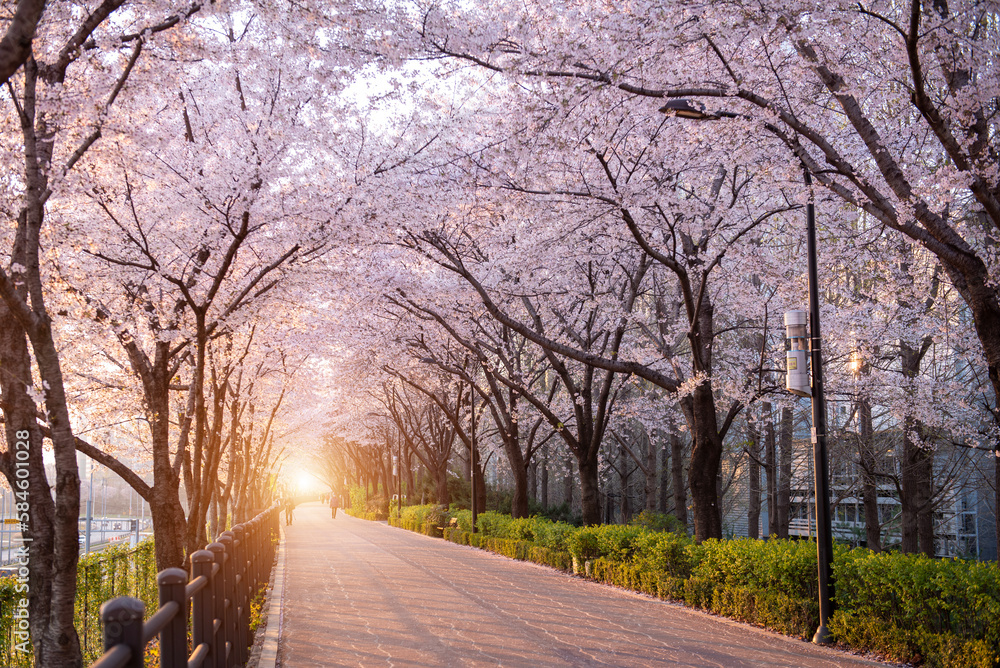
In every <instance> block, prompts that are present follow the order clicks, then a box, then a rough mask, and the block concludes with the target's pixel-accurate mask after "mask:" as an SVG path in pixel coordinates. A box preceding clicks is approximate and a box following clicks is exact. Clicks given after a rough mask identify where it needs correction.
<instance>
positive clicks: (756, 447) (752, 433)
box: [747, 414, 760, 538]
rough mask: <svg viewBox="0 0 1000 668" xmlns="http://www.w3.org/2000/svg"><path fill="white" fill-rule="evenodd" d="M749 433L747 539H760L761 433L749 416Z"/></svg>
mask: <svg viewBox="0 0 1000 668" xmlns="http://www.w3.org/2000/svg"><path fill="white" fill-rule="evenodd" d="M747 432H748V434H747V435H748V440H747V446H748V452H749V460H750V461H749V462H748V464H747V470H748V475H749V477H750V482H749V484H748V485H747V487H748V491H749V496H750V498H749V500H748V503H747V537H749V538H760V431H759V429H758V427H757V424H756V422H755V421H754V420H753V419H750V416H749V414H748V424H747Z"/></svg>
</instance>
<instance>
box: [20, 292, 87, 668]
mask: <svg viewBox="0 0 1000 668" xmlns="http://www.w3.org/2000/svg"><path fill="white" fill-rule="evenodd" d="M0 323H2V325H0V389H2V396H3V399H4V407H3V412H4V418H5V420H4V434H5V436H6V439H7V450H6V451H5V452H3V453H2V454H0V457H2V459H0V461H2V462H3V472H4V475H5V476H6V478H7V483H8V484H9V485H10V487H11V490H13V492H14V493H13V502H14V508H15V513H14V516H15V517H16V518H18V519H20V520H21V534H22V535H23V536H24V538H25V544H26V545H27V547H28V559H27V561H28V578H29V587H30V588H29V589H28V615H29V617H28V625H29V629H30V632H31V638H32V643H33V645H34V647H33V651H34V654H35V665H42V664H39V663H38V657H39V655H40V654H42V653H43V651H44V650H43V647H42V642H41V639H42V638H44V637H45V636H46V631H47V628H48V625H49V614H50V611H51V603H52V566H53V553H54V543H53V539H54V534H55V530H54V527H53V524H54V519H55V503H54V502H53V500H52V493H51V489H50V487H49V483H48V480H47V478H46V476H45V466H44V460H43V454H42V432H41V430H40V429H39V428H38V423H37V421H36V418H35V415H36V407H35V402H34V401H33V400H32V399H31V397H30V396H29V395H28V393H27V391H26V390H27V387H26V385H25V383H24V381H23V380H22V379H29V378H31V377H32V374H31V358H30V355H29V354H28V346H27V342H26V340H25V334H24V330H22V329H21V327H20V326H19V325H18V324H17V322H16V321H15V320H14V316H13V315H12V314H11V313H10V311H9V310H8V308H7V305H6V303H5V302H4V301H2V300H0ZM19 463H20V466H19V465H18V464H19ZM21 470H25V471H27V478H26V480H27V485H28V487H27V493H25V491H24V489H23V487H22V486H21V484H19V481H21V480H25V478H23V477H19V475H18V471H21ZM21 476H23V474H21ZM21 504H24V505H21ZM73 638H74V639H75V638H76V636H75V634H74V635H73ZM27 641H28V637H27V635H24V636H21V635H19V634H17V633H15V635H14V638H13V642H14V644H16V645H21V643H27ZM21 647H23V648H25V649H27V648H28V647H29V646H28V645H21ZM81 661H82V659H80V660H79V661H76V662H75V663H74V662H71V663H70V664H69V665H79V663H80V662H81Z"/></svg>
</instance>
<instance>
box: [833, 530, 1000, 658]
mask: <svg viewBox="0 0 1000 668" xmlns="http://www.w3.org/2000/svg"><path fill="white" fill-rule="evenodd" d="M834 581H835V583H836V602H837V605H838V607H839V608H840V610H839V611H838V613H839V614H838V615H835V619H834V620H832V622H831V630H833V631H834V633H836V634H837V635H838V637H842V638H844V639H845V640H846V641H848V642H850V643H852V644H854V645H856V646H859V647H863V648H865V649H871V650H875V651H879V652H883V653H886V654H888V655H890V656H893V657H896V658H899V659H901V660H911V659H913V658H914V657H922V658H923V659H924V660H926V661H927V662H928V663H929V664H931V665H940V666H952V665H955V666H957V665H973V664H975V665H987V666H988V665H994V664H995V663H996V662H997V661H998V657H997V651H996V648H997V647H998V646H1000V569H998V568H997V566H996V564H992V563H980V562H973V561H962V560H958V559H931V558H930V557H926V556H924V555H915V554H887V553H881V554H876V553H873V552H871V551H869V550H865V549H860V548H858V549H854V550H850V551H845V552H844V553H843V554H842V555H840V558H839V559H837V560H836V561H835V562H834ZM990 648H992V649H990ZM966 662H967V663H966ZM979 662H985V663H979Z"/></svg>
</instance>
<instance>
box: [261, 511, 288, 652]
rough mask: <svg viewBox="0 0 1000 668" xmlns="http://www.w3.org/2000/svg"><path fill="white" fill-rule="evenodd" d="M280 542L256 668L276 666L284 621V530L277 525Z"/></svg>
mask: <svg viewBox="0 0 1000 668" xmlns="http://www.w3.org/2000/svg"><path fill="white" fill-rule="evenodd" d="M278 530H279V532H280V534H279V535H280V536H281V540H280V541H279V542H278V559H277V563H276V564H275V565H274V587H273V588H272V589H271V595H270V596H269V597H268V606H267V628H266V630H265V631H264V644H263V646H262V647H261V651H260V659H259V660H258V661H257V668H276V667H277V665H278V641H279V640H280V639H281V627H282V621H284V612H285V611H284V605H283V604H284V600H285V529H284V527H281V526H280V525H279V527H278Z"/></svg>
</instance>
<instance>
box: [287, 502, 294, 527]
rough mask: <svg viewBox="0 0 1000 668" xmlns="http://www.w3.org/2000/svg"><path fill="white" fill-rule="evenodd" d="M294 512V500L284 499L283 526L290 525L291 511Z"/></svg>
mask: <svg viewBox="0 0 1000 668" xmlns="http://www.w3.org/2000/svg"><path fill="white" fill-rule="evenodd" d="M294 510H295V499H293V498H292V497H291V496H286V497H285V526H286V527H287V526H291V525H292V511H294Z"/></svg>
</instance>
